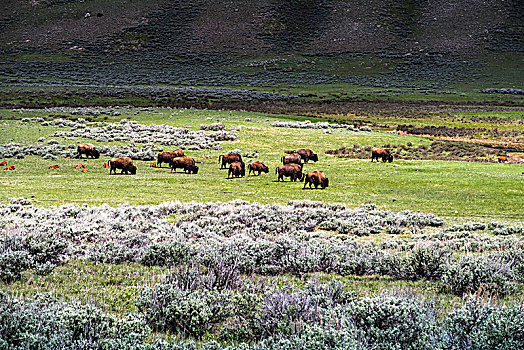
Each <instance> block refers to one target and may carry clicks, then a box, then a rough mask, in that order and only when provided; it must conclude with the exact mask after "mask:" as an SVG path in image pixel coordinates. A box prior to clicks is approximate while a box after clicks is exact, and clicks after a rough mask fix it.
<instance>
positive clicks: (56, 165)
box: [49, 164, 60, 169]
mask: <svg viewBox="0 0 524 350" xmlns="http://www.w3.org/2000/svg"><path fill="white" fill-rule="evenodd" d="M58 168H60V166H59V165H58V164H55V165H50V166H49V169H58Z"/></svg>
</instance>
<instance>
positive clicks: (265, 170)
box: [261, 164, 269, 174]
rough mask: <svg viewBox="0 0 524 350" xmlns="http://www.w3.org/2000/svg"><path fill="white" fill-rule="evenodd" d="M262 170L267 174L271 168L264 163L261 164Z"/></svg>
mask: <svg viewBox="0 0 524 350" xmlns="http://www.w3.org/2000/svg"><path fill="white" fill-rule="evenodd" d="M261 170H262V172H264V173H266V174H267V173H269V168H268V167H267V166H266V165H265V164H263V165H262V166H261Z"/></svg>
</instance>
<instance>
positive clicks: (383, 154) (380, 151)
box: [371, 148, 393, 163]
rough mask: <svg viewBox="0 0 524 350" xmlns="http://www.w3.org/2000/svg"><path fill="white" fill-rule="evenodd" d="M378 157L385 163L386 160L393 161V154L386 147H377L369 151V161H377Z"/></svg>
mask: <svg viewBox="0 0 524 350" xmlns="http://www.w3.org/2000/svg"><path fill="white" fill-rule="evenodd" d="M379 158H381V159H382V162H383V163H385V162H386V161H388V162H390V163H391V162H392V161H393V155H392V154H391V152H390V151H389V149H387V148H377V149H374V150H373V151H371V162H373V160H375V159H376V160H377V162H378V159H379Z"/></svg>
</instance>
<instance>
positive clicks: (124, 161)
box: [107, 157, 136, 175]
mask: <svg viewBox="0 0 524 350" xmlns="http://www.w3.org/2000/svg"><path fill="white" fill-rule="evenodd" d="M107 164H109V175H111V173H113V174H115V175H116V169H122V172H120V174H124V173H125V174H126V175H127V174H129V173H131V175H135V174H136V166H135V165H133V161H132V160H131V158H129V157H119V158H113V159H111V160H109V161H108V162H107Z"/></svg>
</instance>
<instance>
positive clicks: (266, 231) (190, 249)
mask: <svg viewBox="0 0 524 350" xmlns="http://www.w3.org/2000/svg"><path fill="white" fill-rule="evenodd" d="M26 204H28V202H26V201H21V200H20V199H15V200H13V202H12V203H11V204H7V205H6V204H2V205H0V247H3V248H1V249H3V250H1V251H0V253H1V254H3V255H2V256H3V257H2V260H1V261H3V264H4V265H7V264H9V265H10V266H13V268H12V269H11V270H9V269H5V271H9V272H6V275H5V277H2V279H3V280H5V281H13V280H16V279H17V278H20V273H21V272H22V271H24V270H25V269H29V268H31V269H34V270H35V271H36V272H37V273H47V272H49V271H52V269H53V268H54V267H55V266H56V265H58V264H60V263H62V262H64V261H67V260H69V259H86V260H90V261H94V262H105V263H115V264H119V263H123V262H127V261H131V262H139V263H141V264H143V265H146V266H154V265H158V266H180V265H183V264H186V263H189V262H192V263H196V264H199V265H200V266H204V267H206V268H207V269H210V270H211V271H214V273H215V275H216V276H221V277H220V278H218V280H217V281H220V280H227V279H229V278H230V277H231V275H230V274H235V273H236V272H235V271H238V273H246V274H250V273H258V274H262V275H274V274H282V273H292V274H297V275H302V274H304V273H310V272H326V273H336V274H341V275H348V274H350V275H360V276H362V275H374V274H377V275H383V276H390V277H393V278H396V279H402V280H435V281H442V282H443V283H445V284H446V285H447V286H448V287H449V289H450V291H452V292H453V293H455V294H458V295H462V294H463V293H466V292H470V291H475V290H477V289H478V288H479V287H480V286H481V285H482V286H484V285H486V286H489V288H487V289H489V290H492V291H495V290H496V291H497V292H498V293H500V294H507V293H511V292H512V290H514V286H515V283H516V282H517V281H520V280H521V279H522V278H524V258H522V257H523V256H524V254H523V253H522V252H523V251H524V240H523V239H522V237H520V236H516V235H514V236H509V237H507V236H496V235H492V234H489V233H483V234H473V233H470V232H468V231H457V232H453V233H450V232H446V231H442V232H439V233H434V234H425V233H418V234H415V235H412V236H410V237H409V238H405V237H402V238H398V239H397V238H390V239H388V240H386V241H382V242H369V241H367V242H359V241H357V240H355V239H353V238H351V236H360V235H363V234H364V233H365V234H372V233H380V232H388V227H395V228H397V227H400V228H402V230H403V231H411V228H413V227H415V228H417V230H416V232H421V231H422V228H424V227H427V226H435V227H440V226H441V225H443V223H444V222H443V220H442V219H440V218H439V217H437V216H435V215H432V214H422V213H414V212H410V211H401V212H392V211H387V210H378V209H376V207H375V206H373V205H365V206H361V207H357V208H354V209H351V208H346V207H345V206H344V205H341V204H338V203H322V202H312V201H291V202H289V203H288V204H287V205H275V204H270V205H261V204H258V203H249V202H245V201H240V200H237V201H233V202H229V203H206V204H204V203H196V202H193V203H180V202H169V203H163V204H161V205H158V206H131V205H122V206H119V207H116V208H114V207H110V206H108V205H102V206H100V207H90V206H77V205H64V206H61V207H56V208H49V209H46V208H36V207H34V206H32V205H26ZM170 216H175V217H176V218H177V220H176V222H175V223H170V222H169V220H168V219H169V217H170ZM465 251H468V252H473V251H476V252H491V253H492V254H495V253H497V254H498V255H496V256H497V257H498V258H497V259H491V260H490V259H488V258H482V256H480V258H477V257H475V258H473V257H471V258H468V259H475V260H474V261H472V262H471V263H467V261H466V260H464V259H465V258H462V257H461V254H462V252H465ZM509 254H511V255H509ZM26 258H27V259H26ZM24 259H25V260H24ZM9 261H13V263H10V262H9ZM225 266H233V267H234V268H235V270H234V271H228V269H227V268H226V267H225ZM502 267H503V269H501V268H502ZM461 274H465V275H464V276H462V275H461ZM489 276H491V277H489ZM490 278H491V279H490ZM216 283H218V284H220V283H219V282H216Z"/></svg>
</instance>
